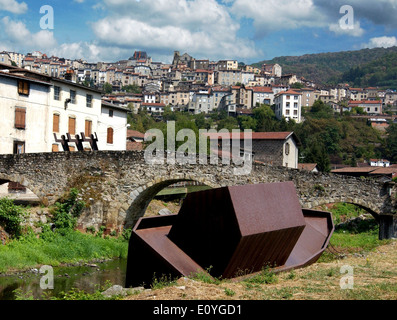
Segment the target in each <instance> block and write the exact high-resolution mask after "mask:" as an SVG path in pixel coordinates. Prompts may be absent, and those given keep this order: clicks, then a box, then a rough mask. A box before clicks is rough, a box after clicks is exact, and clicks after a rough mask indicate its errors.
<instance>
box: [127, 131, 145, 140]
mask: <svg viewBox="0 0 397 320" xmlns="http://www.w3.org/2000/svg"><path fill="white" fill-rule="evenodd" d="M127 138H141V139H144V138H145V134H144V133H142V132H139V131H136V130H130V129H129V130H127Z"/></svg>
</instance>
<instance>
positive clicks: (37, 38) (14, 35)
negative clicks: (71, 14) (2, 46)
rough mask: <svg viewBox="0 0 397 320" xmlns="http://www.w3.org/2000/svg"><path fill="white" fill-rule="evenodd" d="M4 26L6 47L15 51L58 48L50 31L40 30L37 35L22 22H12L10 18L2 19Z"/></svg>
mask: <svg viewBox="0 0 397 320" xmlns="http://www.w3.org/2000/svg"><path fill="white" fill-rule="evenodd" d="M1 23H2V24H3V27H2V31H3V35H6V37H7V40H5V42H6V45H7V46H8V47H10V48H14V49H13V50H19V49H20V48H22V49H23V50H22V51H23V52H25V51H27V50H48V49H50V48H53V47H56V46H57V42H56V40H55V38H54V34H53V33H52V32H51V31H48V30H40V31H39V32H37V33H31V32H30V31H29V30H28V29H27V27H26V25H25V24H24V23H23V22H21V21H14V20H11V19H10V18H9V17H4V18H3V19H1Z"/></svg>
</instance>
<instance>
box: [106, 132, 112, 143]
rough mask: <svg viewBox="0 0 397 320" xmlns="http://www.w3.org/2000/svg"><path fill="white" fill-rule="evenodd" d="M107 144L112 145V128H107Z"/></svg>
mask: <svg viewBox="0 0 397 320" xmlns="http://www.w3.org/2000/svg"><path fill="white" fill-rule="evenodd" d="M107 143H109V144H113V129H112V128H108V137H107Z"/></svg>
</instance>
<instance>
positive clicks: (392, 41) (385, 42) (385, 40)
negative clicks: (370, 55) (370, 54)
mask: <svg viewBox="0 0 397 320" xmlns="http://www.w3.org/2000/svg"><path fill="white" fill-rule="evenodd" d="M394 46H397V38H396V37H394V36H393V37H386V36H383V37H375V38H371V39H370V40H369V42H368V43H364V44H362V48H370V49H371V48H389V47H394Z"/></svg>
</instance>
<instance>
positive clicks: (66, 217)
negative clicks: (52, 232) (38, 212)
mask: <svg viewBox="0 0 397 320" xmlns="http://www.w3.org/2000/svg"><path fill="white" fill-rule="evenodd" d="M78 195H79V190H77V189H75V188H72V189H71V190H70V192H69V194H68V195H67V197H66V198H65V199H63V200H61V202H57V203H56V204H55V209H54V211H53V223H54V226H55V227H56V228H57V229H59V230H73V229H74V228H75V227H76V224H77V219H78V217H79V216H80V215H81V213H82V212H83V209H84V207H85V203H84V202H83V201H79V200H78V199H77V197H78Z"/></svg>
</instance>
